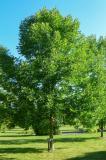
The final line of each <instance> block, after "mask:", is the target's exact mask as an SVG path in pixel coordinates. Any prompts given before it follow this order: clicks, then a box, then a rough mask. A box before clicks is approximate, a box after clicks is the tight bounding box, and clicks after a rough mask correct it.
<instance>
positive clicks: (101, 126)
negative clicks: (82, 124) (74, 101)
mask: <svg viewBox="0 0 106 160" xmlns="http://www.w3.org/2000/svg"><path fill="white" fill-rule="evenodd" d="M100 132H101V137H103V119H101V121H100Z"/></svg>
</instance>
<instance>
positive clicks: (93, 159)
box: [66, 151, 106, 160]
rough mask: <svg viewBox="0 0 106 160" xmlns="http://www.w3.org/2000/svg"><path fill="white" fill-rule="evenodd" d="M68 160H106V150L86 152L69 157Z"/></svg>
mask: <svg viewBox="0 0 106 160" xmlns="http://www.w3.org/2000/svg"><path fill="white" fill-rule="evenodd" d="M66 160H106V151H99V152H92V153H86V154H85V155H84V156H79V157H75V158H68V159H66Z"/></svg>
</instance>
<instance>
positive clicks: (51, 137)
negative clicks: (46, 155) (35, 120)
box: [48, 116, 54, 152]
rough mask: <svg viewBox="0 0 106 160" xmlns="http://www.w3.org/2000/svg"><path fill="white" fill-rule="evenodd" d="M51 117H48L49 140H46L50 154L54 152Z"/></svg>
mask: <svg viewBox="0 0 106 160" xmlns="http://www.w3.org/2000/svg"><path fill="white" fill-rule="evenodd" d="M53 123H54V121H53V117H52V116H51V117H50V131H49V139H48V151H49V152H52V151H53V150H54V142H53Z"/></svg>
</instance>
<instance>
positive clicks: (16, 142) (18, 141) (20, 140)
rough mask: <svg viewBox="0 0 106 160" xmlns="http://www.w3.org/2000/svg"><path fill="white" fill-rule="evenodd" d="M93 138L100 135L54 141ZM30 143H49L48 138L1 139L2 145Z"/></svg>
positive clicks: (82, 140)
mask: <svg viewBox="0 0 106 160" xmlns="http://www.w3.org/2000/svg"><path fill="white" fill-rule="evenodd" d="M91 139H98V137H88V138H85V137H83V138H80V137H77V138H70V137H65V138H56V139H54V142H62V143H63V142H64V143H65V142H66V143H68V142H84V141H86V140H91ZM29 143H35V144H36V143H47V138H46V139H43V138H42V139H41V138H39V139H37V138H36V137H35V139H24V138H23V139H10V140H5V139H4V140H0V144H1V145H12V144H15V145H19V144H29Z"/></svg>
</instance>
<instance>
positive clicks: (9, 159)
mask: <svg viewBox="0 0 106 160" xmlns="http://www.w3.org/2000/svg"><path fill="white" fill-rule="evenodd" d="M0 160H16V159H15V158H7V157H4V156H1V155H0Z"/></svg>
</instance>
